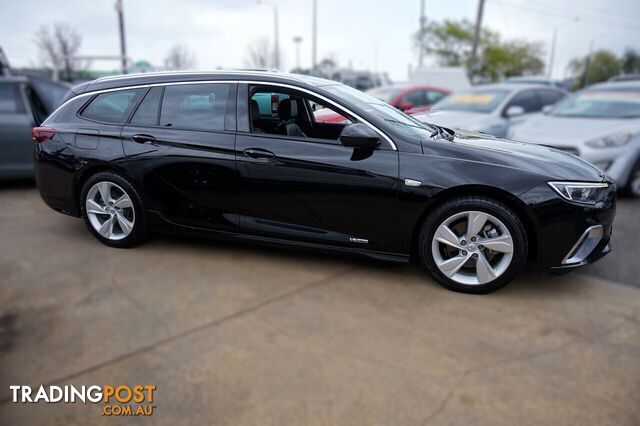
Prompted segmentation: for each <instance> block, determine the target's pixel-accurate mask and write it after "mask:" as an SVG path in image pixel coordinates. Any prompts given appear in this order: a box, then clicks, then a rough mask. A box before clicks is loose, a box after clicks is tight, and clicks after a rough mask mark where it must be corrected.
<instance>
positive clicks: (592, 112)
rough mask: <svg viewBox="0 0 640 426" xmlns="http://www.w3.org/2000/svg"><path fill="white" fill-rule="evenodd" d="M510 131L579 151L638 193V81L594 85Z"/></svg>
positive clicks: (528, 139) (525, 138) (523, 137)
mask: <svg viewBox="0 0 640 426" xmlns="http://www.w3.org/2000/svg"><path fill="white" fill-rule="evenodd" d="M509 137H510V138H512V139H517V140H521V141H525V142H533V143H537V144H541V145H547V146H551V147H554V148H558V149H561V150H565V151H569V152H571V153H573V154H576V155H579V156H581V157H583V158H584V159H585V160H587V161H589V162H591V163H593V164H594V165H596V166H597V167H599V168H600V169H602V170H603V171H604V172H606V173H607V175H609V176H610V177H611V178H612V179H613V180H614V181H615V182H616V184H617V185H618V188H624V189H626V190H627V192H628V193H629V194H630V195H632V196H635V197H640V81H622V82H607V83H602V84H596V85H593V86H590V87H588V88H586V89H584V90H582V91H580V92H577V93H575V94H573V95H571V96H569V97H567V98H566V99H564V100H563V101H561V102H560V103H558V104H557V105H555V106H554V107H553V108H551V109H550V110H549V111H547V112H545V113H544V114H539V115H537V116H535V117H531V119H529V120H527V121H526V122H525V123H523V124H522V125H521V126H518V127H516V128H514V129H513V130H512V131H511V132H510V133H509Z"/></svg>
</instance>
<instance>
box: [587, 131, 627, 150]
mask: <svg viewBox="0 0 640 426" xmlns="http://www.w3.org/2000/svg"><path fill="white" fill-rule="evenodd" d="M636 135H637V133H633V132H622V133H615V134H613V135H609V136H605V137H602V138H598V139H592V140H590V141H587V142H585V145H587V146H590V147H591V148H616V147H619V146H622V145H625V144H627V143H629V141H630V140H631V139H633V138H634V137H635V136H636Z"/></svg>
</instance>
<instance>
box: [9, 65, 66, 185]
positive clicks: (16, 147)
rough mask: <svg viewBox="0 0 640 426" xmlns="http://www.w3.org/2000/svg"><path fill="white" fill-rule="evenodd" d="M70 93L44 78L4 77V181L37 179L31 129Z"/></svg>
mask: <svg viewBox="0 0 640 426" xmlns="http://www.w3.org/2000/svg"><path fill="white" fill-rule="evenodd" d="M68 90H69V89H68V87H67V86H65V85H63V84H58V83H55V82H53V81H51V80H48V79H46V78H43V77H35V76H12V75H9V76H0V145H1V148H0V149H2V155H0V178H3V179H9V178H11V179H17V178H27V177H31V176H33V167H34V153H33V149H34V148H33V142H32V140H31V128H32V127H33V126H37V125H39V124H40V123H42V122H43V121H44V119H45V118H46V117H47V116H48V115H49V114H50V113H51V112H52V111H53V110H54V109H55V108H56V107H57V106H58V105H60V103H61V101H62V99H63V97H64V96H65V94H66V93H67V92H68Z"/></svg>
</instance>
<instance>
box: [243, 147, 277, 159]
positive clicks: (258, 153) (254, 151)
mask: <svg viewBox="0 0 640 426" xmlns="http://www.w3.org/2000/svg"><path fill="white" fill-rule="evenodd" d="M242 152H244V154H245V155H246V156H247V157H251V158H263V159H269V158H273V157H275V156H276V155H275V154H274V153H273V152H271V151H267V150H266V149H262V148H247V149H245V150H244V151H242Z"/></svg>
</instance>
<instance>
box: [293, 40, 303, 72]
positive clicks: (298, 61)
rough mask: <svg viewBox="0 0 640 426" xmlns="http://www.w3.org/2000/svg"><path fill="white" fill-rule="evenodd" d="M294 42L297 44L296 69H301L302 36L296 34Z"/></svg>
mask: <svg viewBox="0 0 640 426" xmlns="http://www.w3.org/2000/svg"><path fill="white" fill-rule="evenodd" d="M293 42H294V43H295V44H296V69H297V70H300V43H302V37H300V36H295V37H294V38H293Z"/></svg>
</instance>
